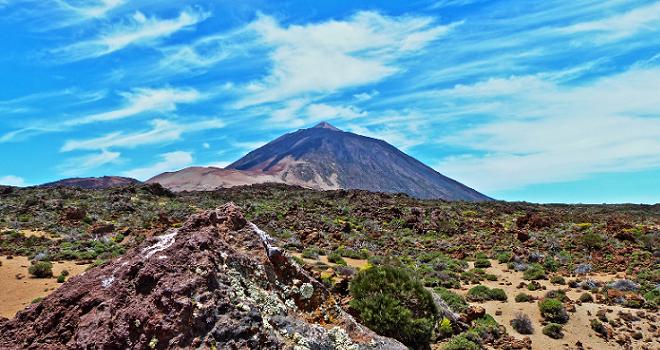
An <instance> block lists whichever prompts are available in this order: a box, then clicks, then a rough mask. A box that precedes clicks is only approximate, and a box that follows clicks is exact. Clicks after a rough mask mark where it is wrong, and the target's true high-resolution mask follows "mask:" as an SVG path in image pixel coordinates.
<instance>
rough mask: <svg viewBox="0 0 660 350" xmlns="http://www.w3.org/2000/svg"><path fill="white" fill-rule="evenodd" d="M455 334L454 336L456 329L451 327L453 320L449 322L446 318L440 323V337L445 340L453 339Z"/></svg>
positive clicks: (438, 333)
mask: <svg viewBox="0 0 660 350" xmlns="http://www.w3.org/2000/svg"><path fill="white" fill-rule="evenodd" d="M453 334H454V329H453V327H452V326H451V320H449V319H448V318H446V317H443V318H442V321H440V324H439V325H438V332H437V335H438V337H439V338H441V339H444V338H449V337H451V336H452V335H453Z"/></svg>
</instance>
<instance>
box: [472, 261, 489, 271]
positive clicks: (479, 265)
mask: <svg viewBox="0 0 660 350" xmlns="http://www.w3.org/2000/svg"><path fill="white" fill-rule="evenodd" d="M474 267H477V268H482V269H483V268H486V267H491V264H490V260H488V259H478V260H477V261H475V262H474Z"/></svg>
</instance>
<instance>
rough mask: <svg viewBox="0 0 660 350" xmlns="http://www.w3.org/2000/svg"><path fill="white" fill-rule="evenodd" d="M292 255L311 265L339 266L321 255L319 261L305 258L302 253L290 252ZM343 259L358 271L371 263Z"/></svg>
mask: <svg viewBox="0 0 660 350" xmlns="http://www.w3.org/2000/svg"><path fill="white" fill-rule="evenodd" d="M290 253H291V255H293V256H295V257H298V258H301V259H303V260H304V261H305V262H308V263H310V264H315V263H317V262H322V263H324V264H326V265H328V266H336V265H337V264H334V263H331V262H329V261H328V257H327V256H326V255H319V259H318V260H314V259H306V258H303V257H302V254H300V253H296V252H290ZM342 259H344V261H346V265H348V266H350V267H354V268H356V269H358V270H361V269H363V268H365V267H366V266H367V265H368V264H369V262H368V261H367V260H362V259H351V258H342Z"/></svg>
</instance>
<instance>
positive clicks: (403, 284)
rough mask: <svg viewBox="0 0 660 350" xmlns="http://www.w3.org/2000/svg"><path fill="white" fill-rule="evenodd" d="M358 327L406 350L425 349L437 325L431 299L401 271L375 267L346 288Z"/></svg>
mask: <svg viewBox="0 0 660 350" xmlns="http://www.w3.org/2000/svg"><path fill="white" fill-rule="evenodd" d="M350 293H351V296H352V297H353V300H351V302H350V306H351V307H352V308H353V309H355V310H356V311H357V313H358V315H359V318H360V320H361V321H362V323H364V324H365V325H367V326H368V327H369V328H371V329H372V330H374V331H375V332H376V333H378V334H381V335H384V336H388V337H392V338H395V339H397V340H399V341H401V342H402V343H404V344H406V345H408V346H409V347H412V348H415V349H419V348H425V347H428V344H429V343H430V341H431V337H432V335H433V329H434V328H435V325H436V323H437V321H438V310H437V309H436V306H435V303H434V302H433V296H432V295H431V293H430V292H429V291H428V290H426V289H425V288H424V286H423V285H422V283H421V282H419V281H418V280H417V279H415V278H413V277H412V276H411V274H410V273H409V272H408V271H407V270H404V269H401V268H397V267H392V266H376V267H372V268H369V269H366V270H362V271H360V272H359V273H358V274H357V275H356V276H355V278H353V281H352V282H351V284H350Z"/></svg>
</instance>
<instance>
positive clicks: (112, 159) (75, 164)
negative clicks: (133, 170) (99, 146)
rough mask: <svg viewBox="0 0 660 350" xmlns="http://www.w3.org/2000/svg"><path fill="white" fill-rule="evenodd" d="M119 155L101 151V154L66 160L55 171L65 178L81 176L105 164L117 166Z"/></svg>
mask: <svg viewBox="0 0 660 350" xmlns="http://www.w3.org/2000/svg"><path fill="white" fill-rule="evenodd" d="M120 157H121V153H119V152H110V151H108V150H105V149H103V150H101V153H94V154H89V155H85V156H81V157H74V158H70V159H67V160H66V161H64V163H63V164H61V165H59V166H58V167H57V170H58V171H59V172H60V173H61V174H62V175H65V176H74V175H83V174H85V173H86V172H88V171H90V170H92V169H96V168H98V167H101V166H103V165H107V164H118V163H119V162H120V161H121V159H120Z"/></svg>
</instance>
